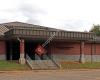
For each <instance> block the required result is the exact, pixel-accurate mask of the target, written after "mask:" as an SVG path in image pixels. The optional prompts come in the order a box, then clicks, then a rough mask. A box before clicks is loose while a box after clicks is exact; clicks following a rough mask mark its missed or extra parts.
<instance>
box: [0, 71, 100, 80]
mask: <svg viewBox="0 0 100 80" xmlns="http://www.w3.org/2000/svg"><path fill="white" fill-rule="evenodd" d="M0 80H100V70H98V69H96V70H91V69H90V70H33V71H0Z"/></svg>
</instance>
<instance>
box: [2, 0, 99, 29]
mask: <svg viewBox="0 0 100 80" xmlns="http://www.w3.org/2000/svg"><path fill="white" fill-rule="evenodd" d="M13 21H20V22H27V23H32V24H35V25H42V26H47V27H53V28H58V29H64V30H70V31H89V30H90V29H91V27H92V26H93V24H100V0H0V23H5V22H13Z"/></svg>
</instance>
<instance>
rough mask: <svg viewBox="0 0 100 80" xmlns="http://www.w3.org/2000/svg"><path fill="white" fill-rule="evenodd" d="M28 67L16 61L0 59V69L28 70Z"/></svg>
mask: <svg viewBox="0 0 100 80" xmlns="http://www.w3.org/2000/svg"><path fill="white" fill-rule="evenodd" d="M29 69H30V68H29V67H28V66H27V65H26V64H25V65H21V64H19V63H18V62H16V61H2V60H0V71H2V70H29Z"/></svg>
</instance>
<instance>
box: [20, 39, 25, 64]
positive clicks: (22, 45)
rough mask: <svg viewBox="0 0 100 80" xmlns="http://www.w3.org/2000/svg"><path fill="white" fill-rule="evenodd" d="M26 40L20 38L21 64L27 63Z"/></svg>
mask: <svg viewBox="0 0 100 80" xmlns="http://www.w3.org/2000/svg"><path fill="white" fill-rule="evenodd" d="M24 47H25V46H24V40H23V39H21V40H20V59H19V63H20V64H25V57H24V55H25V51H24Z"/></svg>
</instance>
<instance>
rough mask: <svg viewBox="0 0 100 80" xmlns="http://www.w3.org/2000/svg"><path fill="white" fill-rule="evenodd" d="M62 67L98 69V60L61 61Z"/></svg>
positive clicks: (99, 66)
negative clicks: (80, 61) (81, 61)
mask: <svg viewBox="0 0 100 80" xmlns="http://www.w3.org/2000/svg"><path fill="white" fill-rule="evenodd" d="M61 66H62V69H100V62H92V63H91V62H86V63H84V64H82V63H79V62H61Z"/></svg>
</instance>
